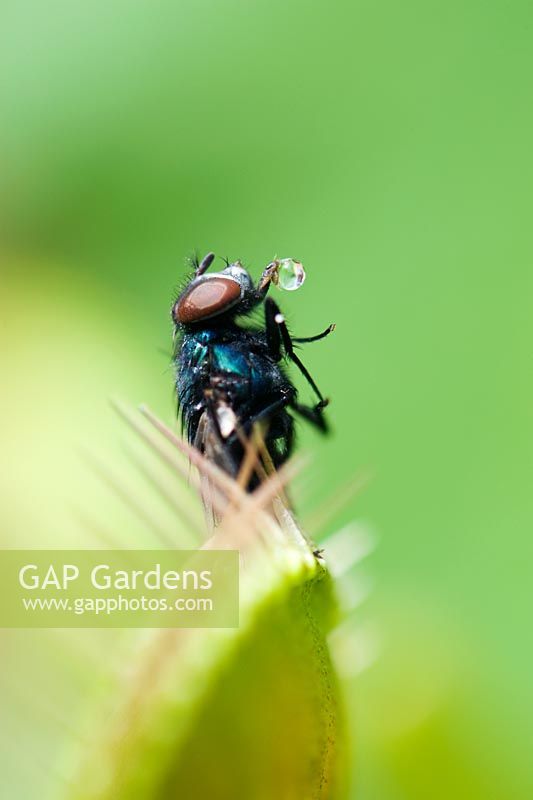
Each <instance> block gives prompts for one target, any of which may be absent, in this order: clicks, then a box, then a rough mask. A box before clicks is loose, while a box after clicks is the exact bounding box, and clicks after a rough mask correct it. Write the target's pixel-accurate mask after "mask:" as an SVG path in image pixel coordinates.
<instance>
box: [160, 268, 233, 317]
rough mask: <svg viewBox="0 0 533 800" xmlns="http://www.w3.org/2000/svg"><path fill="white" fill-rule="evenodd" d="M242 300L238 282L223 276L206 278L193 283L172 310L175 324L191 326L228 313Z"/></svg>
mask: <svg viewBox="0 0 533 800" xmlns="http://www.w3.org/2000/svg"><path fill="white" fill-rule="evenodd" d="M240 299H241V287H240V286H239V284H238V283H237V281H235V280H233V279H232V278H226V277H223V276H216V277H215V276H213V277H208V278H204V279H203V280H201V281H199V282H195V283H193V284H192V285H191V286H190V287H189V288H188V289H186V290H185V292H184V293H183V294H182V295H181V297H180V298H179V300H178V301H177V302H176V304H175V305H174V308H173V309H172V316H173V318H174V322H177V323H180V324H182V325H191V324H193V323H195V322H201V321H202V320H203V319H208V318H209V317H215V316H217V315H218V314H222V313H224V312H225V311H228V310H229V309H230V308H232V307H233V306H234V305H236V304H237V303H238V302H239V300H240Z"/></svg>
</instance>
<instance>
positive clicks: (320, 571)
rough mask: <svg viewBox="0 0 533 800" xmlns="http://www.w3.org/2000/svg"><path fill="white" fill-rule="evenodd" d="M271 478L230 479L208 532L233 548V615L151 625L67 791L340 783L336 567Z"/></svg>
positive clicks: (232, 794)
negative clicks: (204, 623)
mask: <svg viewBox="0 0 533 800" xmlns="http://www.w3.org/2000/svg"><path fill="white" fill-rule="evenodd" d="M160 430H162V431H163V432H164V430H163V428H162V427H161V428H160ZM179 446H180V448H182V447H183V443H182V442H180V445H179ZM185 447H187V445H185ZM197 463H198V466H199V468H200V471H202V469H203V466H204V465H203V464H202V461H201V460H200V459H197ZM211 474H214V473H213V472H212V471H211ZM289 474H290V470H287V476H288V475H289ZM216 477H217V476H216V475H215V479H216ZM282 478H283V473H282ZM273 480H277V481H278V485H276V486H275V488H271V487H272V483H271V482H272V481H273ZM222 482H223V480H222ZM279 483H280V476H279V475H275V476H272V477H271V478H270V479H269V480H268V481H267V482H266V483H263V484H261V486H260V487H259V488H258V489H257V490H256V491H255V492H254V493H252V494H251V495H250V494H247V493H242V492H241V491H240V488H239V487H237V486H236V487H232V489H231V495H232V498H233V504H232V506H231V513H230V514H228V516H227V518H225V519H224V520H223V521H222V525H221V527H220V528H218V529H216V533H215V534H214V536H213V537H212V538H211V539H209V540H208V541H207V542H206V544H205V545H204V546H205V547H212V548H214V549H220V548H229V549H238V550H239V552H240V560H241V575H240V622H239V627H238V628H226V629H188V630H184V629H177V630H176V629H167V630H153V631H150V632H147V634H146V641H145V642H144V644H143V648H142V650H141V651H140V652H139V653H138V654H137V656H136V657H135V669H134V671H133V679H132V680H130V681H129V682H128V683H126V684H125V683H124V682H121V681H120V680H119V681H118V683H117V687H116V691H115V693H114V697H113V705H114V713H113V715H112V716H111V717H110V720H111V721H110V722H109V724H108V726H107V727H106V730H100V731H96V732H95V736H94V741H95V743H94V745H92V746H91V747H89V748H88V749H87V751H86V752H85V754H84V763H83V764H82V765H81V768H80V770H79V773H78V777H77V779H76V780H75V781H74V782H73V784H72V786H73V788H72V789H71V790H70V791H69V793H68V800H130V799H131V798H135V800H173V799H174V798H193V797H194V798H197V797H198V798H210V799H211V798H213V800H226V799H227V800H230V799H231V800H241V798H242V800H267V799H268V800H271V798H281V799H282V800H292V799H293V798H294V800H307V799H309V800H326V799H327V800H336V799H337V798H342V797H343V796H345V745H344V738H345V735H344V722H343V710H342V701H341V697H340V693H339V687H338V683H337V679H336V675H335V671H334V669H333V666H332V661H331V657H330V652H329V648H328V634H329V632H330V631H331V629H332V628H333V626H334V625H335V624H336V621H337V609H336V602H335V599H334V591H333V586H332V578H331V576H330V574H329V572H328V570H327V568H326V566H325V564H324V562H323V561H322V559H321V558H317V557H316V556H315V555H314V553H313V547H312V545H311V544H310V543H309V542H308V541H307V539H306V537H305V535H304V534H303V533H302V531H301V530H300V528H299V526H298V524H297V523H296V521H295V520H294V518H293V516H292V514H291V512H290V511H289V510H288V508H287V507H286V505H285V504H284V502H283V501H282V499H281V496H282V495H281V489H282V486H280V485H279ZM226 489H228V492H229V487H226ZM256 495H259V497H260V498H261V497H262V498H263V499H264V501H265V502H264V504H263V503H262V504H260V505H259V507H255V506H254V502H255V503H256V502H257V501H256V499H255V496H256ZM239 498H240V499H239ZM235 502H237V505H235ZM251 508H252V509H254V513H252V514H251V513H250V509H251ZM129 670H130V671H131V664H130V665H129Z"/></svg>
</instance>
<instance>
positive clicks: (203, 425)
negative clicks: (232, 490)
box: [193, 411, 237, 534]
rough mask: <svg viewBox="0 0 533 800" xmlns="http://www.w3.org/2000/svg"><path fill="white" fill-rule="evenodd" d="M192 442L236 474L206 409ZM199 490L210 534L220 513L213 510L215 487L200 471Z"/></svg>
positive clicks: (203, 453)
mask: <svg viewBox="0 0 533 800" xmlns="http://www.w3.org/2000/svg"><path fill="white" fill-rule="evenodd" d="M193 444H194V446H195V447H196V449H197V450H199V451H200V452H201V453H202V455H204V456H205V458H207V459H208V461H211V462H212V463H213V464H216V465H217V466H218V467H220V469H222V470H223V471H224V472H226V473H227V474H228V475H231V476H232V477H233V478H235V477H236V476H237V466H236V464H235V462H234V459H233V458H232V455H231V453H230V452H229V450H228V448H227V445H225V443H224V440H223V438H222V437H221V434H220V430H219V429H218V428H217V426H216V423H215V422H214V420H213V419H212V418H211V415H210V413H209V412H208V411H204V413H203V414H202V416H201V417H200V421H199V423H198V428H197V431H196V436H195V438H194V442H193ZM200 490H201V494H202V501H203V504H204V513H205V521H206V525H207V529H208V531H209V533H210V534H212V533H213V529H214V527H215V526H216V525H218V523H219V522H220V513H217V511H216V510H215V503H214V501H213V497H214V495H215V492H216V487H215V486H213V483H212V482H211V479H210V478H209V476H208V475H206V474H205V473H204V472H200ZM218 494H219V493H218Z"/></svg>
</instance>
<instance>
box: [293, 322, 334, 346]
mask: <svg viewBox="0 0 533 800" xmlns="http://www.w3.org/2000/svg"><path fill="white" fill-rule="evenodd" d="M335 327H336V325H335V323H333V325H328V327H327V328H326V330H325V331H322V333H317V335H316V336H304V337H302V336H291V339H292V341H293V343H294V342H298V344H305V343H307V342H318V341H320V339H325V338H326V336H329V334H330V333H333V331H334V330H335Z"/></svg>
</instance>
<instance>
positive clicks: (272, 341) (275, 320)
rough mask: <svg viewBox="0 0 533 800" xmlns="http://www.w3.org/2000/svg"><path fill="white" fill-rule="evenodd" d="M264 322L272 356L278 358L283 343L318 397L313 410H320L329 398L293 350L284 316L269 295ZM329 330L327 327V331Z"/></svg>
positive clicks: (325, 334)
mask: <svg viewBox="0 0 533 800" xmlns="http://www.w3.org/2000/svg"><path fill="white" fill-rule="evenodd" d="M265 324H266V334H267V343H268V346H269V350H270V353H271V355H272V357H273V358H275V359H276V360H279V358H280V357H281V344H283V348H284V350H285V352H286V354H287V356H288V357H289V358H290V359H291V361H293V362H294V364H296V366H297V367H298V369H299V370H300V372H301V373H302V375H303V376H304V378H305V379H306V381H307V382H308V384H309V385H310V386H311V388H312V389H313V391H314V392H315V394H316V396H317V397H318V403H317V405H316V406H315V410H316V411H317V412H318V411H321V410H322V409H323V408H325V407H326V406H327V404H328V403H329V400H328V399H327V398H325V397H323V396H322V392H321V391H320V389H319V388H318V386H317V385H316V383H315V382H314V380H313V378H312V377H311V375H310V373H309V371H308V370H307V368H306V367H305V366H304V364H302V362H301V360H300V358H299V357H298V356H297V355H296V353H295V352H294V347H293V345H292V339H291V335H290V333H289V329H288V328H287V323H286V322H285V317H284V316H283V314H282V313H281V311H280V310H279V306H278V304H277V303H276V302H275V301H274V300H272V298H271V297H267V299H266V300H265ZM330 332H331V331H330V330H329V329H328V333H330ZM322 336H327V333H326V332H324V333H323V334H322Z"/></svg>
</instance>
